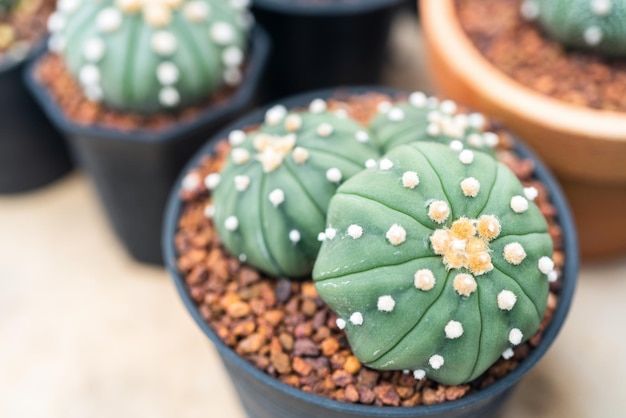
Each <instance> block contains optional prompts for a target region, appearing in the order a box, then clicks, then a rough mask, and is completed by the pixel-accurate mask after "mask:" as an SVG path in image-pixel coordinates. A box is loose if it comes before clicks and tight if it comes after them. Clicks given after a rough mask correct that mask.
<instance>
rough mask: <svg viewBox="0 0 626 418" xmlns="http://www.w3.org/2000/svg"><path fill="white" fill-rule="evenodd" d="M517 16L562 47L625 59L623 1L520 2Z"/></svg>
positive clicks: (625, 15)
mask: <svg viewBox="0 0 626 418" xmlns="http://www.w3.org/2000/svg"><path fill="white" fill-rule="evenodd" d="M521 12H522V16H523V17H524V18H526V19H529V20H535V19H537V20H539V22H540V23H541V25H542V26H543V28H544V29H545V30H546V32H548V34H549V35H550V36H552V37H554V38H555V39H557V40H558V41H560V42H562V43H563V44H565V45H568V46H572V47H579V48H586V49H593V50H597V51H599V52H602V53H604V54H607V55H613V56H623V55H626V0H524V1H523V2H522V6H521Z"/></svg>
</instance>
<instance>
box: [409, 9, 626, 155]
mask: <svg viewBox="0 0 626 418" xmlns="http://www.w3.org/2000/svg"><path fill="white" fill-rule="evenodd" d="M419 1H420V13H421V17H422V19H421V21H422V24H423V26H424V33H425V34H426V36H427V37H428V41H429V42H430V43H431V44H432V45H433V47H434V48H436V50H437V51H438V52H440V53H441V54H443V55H444V56H445V60H446V62H447V63H448V64H449V65H450V66H451V67H452V68H453V71H454V72H455V73H456V74H457V75H458V76H459V78H462V79H463V81H464V82H465V83H466V84H468V85H471V86H472V87H473V88H474V89H475V90H477V91H479V92H480V94H481V95H483V96H484V97H486V98H487V99H488V100H489V101H491V102H493V103H494V104H495V105H496V106H498V107H500V108H503V109H505V110H507V111H508V112H512V113H517V114H521V115H522V116H523V118H524V119H526V120H530V121H532V122H533V123H536V124H540V125H544V126H549V127H551V128H552V129H556V130H559V131H562V132H567V133H570V134H574V135H577V136H586V137H589V138H591V139H602V140H606V141H614V142H618V143H624V144H626V134H625V133H626V113H625V112H617V111H609V110H598V109H592V108H588V107H584V106H577V105H574V104H570V103H567V102H564V101H562V100H558V99H555V98H552V97H548V96H545V95H543V94H541V93H539V92H536V91H535V90H532V89H530V88H528V87H526V86H524V85H522V84H520V83H518V82H517V81H515V80H514V79H512V78H511V77H509V76H508V75H506V74H505V73H503V72H502V71H501V70H499V69H498V68H496V67H495V66H494V65H493V64H491V63H490V62H489V61H488V60H487V59H486V58H485V57H484V56H483V55H482V54H481V53H480V51H478V49H476V47H475V46H474V44H473V43H472V42H471V40H470V39H469V38H468V37H467V35H466V34H465V31H464V30H463V28H462V27H461V25H460V23H459V21H458V19H457V17H456V9H455V5H454V0H438V1H432V0H419ZM437 28H445V36H435V35H434V34H436V33H437V32H440V31H438V30H437ZM429 33H430V34H431V36H428V34H429ZM480 80H489V83H483V82H481V81H480Z"/></svg>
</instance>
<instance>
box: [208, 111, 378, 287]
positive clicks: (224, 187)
mask: <svg viewBox="0 0 626 418" xmlns="http://www.w3.org/2000/svg"><path fill="white" fill-rule="evenodd" d="M230 141H231V144H232V145H233V148H232V150H231V151H230V154H229V157H228V160H227V163H226V165H225V166H224V168H223V169H222V171H221V173H219V174H218V173H212V174H210V175H209V176H207V178H206V180H205V183H206V185H207V187H208V188H209V189H212V190H213V205H214V206H213V207H214V215H213V216H214V223H215V226H216V228H217V231H218V234H219V236H220V238H221V239H222V242H223V243H224V245H225V247H226V248H227V249H228V250H229V252H230V253H231V254H234V255H236V256H239V258H240V259H241V260H244V261H246V262H247V263H248V264H250V265H252V266H255V267H257V268H258V269H260V270H262V271H265V272H267V273H269V274H272V275H276V276H287V277H289V278H298V277H302V276H306V275H308V274H310V273H311V270H312V268H313V263H314V261H315V257H316V255H317V252H318V251H319V247H320V245H321V242H320V241H319V238H320V231H323V230H324V225H325V220H326V209H327V207H328V202H329V201H330V198H331V197H332V196H333V194H334V193H335V191H336V189H337V187H338V186H339V185H340V184H341V183H342V182H343V181H344V180H346V179H347V178H349V177H351V176H352V175H354V174H356V173H358V172H359V171H361V170H362V169H363V168H364V164H366V162H368V163H370V164H371V163H375V159H376V158H378V156H379V154H378V152H377V150H376V147H375V146H374V144H373V143H372V142H371V141H370V140H369V133H368V132H367V130H365V129H364V128H363V127H362V126H361V125H360V124H358V123H357V122H356V121H354V120H352V119H349V118H348V117H347V116H346V115H345V114H343V113H342V112H339V113H338V114H333V113H330V112H328V111H327V110H326V103H325V102H324V101H322V100H320V99H317V100H315V101H313V102H312V103H311V106H310V107H309V111H306V112H296V113H288V112H287V110H286V109H285V108H284V107H283V106H276V107H273V108H272V109H270V110H269V111H268V112H267V114H266V117H265V123H264V124H263V125H262V126H261V127H260V128H259V130H258V131H255V132H253V133H250V134H247V135H246V134H244V133H243V132H242V131H234V132H233V133H232V134H231V135H230Z"/></svg>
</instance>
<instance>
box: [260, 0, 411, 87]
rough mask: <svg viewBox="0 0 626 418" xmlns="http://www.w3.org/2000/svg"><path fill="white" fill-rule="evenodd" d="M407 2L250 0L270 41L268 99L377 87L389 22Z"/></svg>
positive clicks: (387, 37)
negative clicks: (342, 88)
mask: <svg viewBox="0 0 626 418" xmlns="http://www.w3.org/2000/svg"><path fill="white" fill-rule="evenodd" d="M406 1H407V0H356V1H354V0H330V1H319V0H253V4H252V11H253V13H254V16H255V17H256V19H257V20H258V21H259V23H260V24H261V25H263V27H265V28H266V29H267V31H268V32H269V34H270V36H271V38H272V42H273V50H272V59H271V62H270V66H269V70H268V85H267V86H266V89H267V91H266V94H267V96H268V98H270V99H277V98H279V97H284V96H286V95H291V94H293V93H298V92H302V91H306V90H311V89H319V88H322V87H332V86H339V85H362V84H378V83H380V81H381V75H382V70H383V67H384V63H385V62H387V61H388V60H387V59H386V56H387V49H388V48H387V44H388V41H389V32H390V28H391V22H392V19H393V17H394V16H395V14H396V13H397V11H398V10H400V9H401V8H402V6H403V3H404V2H406Z"/></svg>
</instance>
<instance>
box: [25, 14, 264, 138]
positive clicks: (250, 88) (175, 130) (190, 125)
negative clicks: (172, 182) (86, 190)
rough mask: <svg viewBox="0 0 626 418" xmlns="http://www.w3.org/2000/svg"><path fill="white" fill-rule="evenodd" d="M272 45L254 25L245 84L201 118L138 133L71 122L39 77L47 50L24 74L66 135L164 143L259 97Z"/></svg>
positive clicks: (48, 112) (203, 113) (200, 115)
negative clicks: (39, 69)
mask: <svg viewBox="0 0 626 418" xmlns="http://www.w3.org/2000/svg"><path fill="white" fill-rule="evenodd" d="M270 49H271V41H270V38H269V35H268V34H267V32H266V31H265V29H264V28H262V27H261V26H260V25H258V24H256V25H254V28H253V29H252V30H251V31H250V49H249V51H250V54H249V67H248V71H247V72H246V74H245V77H244V78H243V82H242V83H241V84H240V85H239V86H237V88H236V89H235V91H234V93H233V94H232V95H231V96H230V97H229V98H228V99H227V100H226V101H224V102H222V103H220V104H219V105H212V106H209V107H206V108H204V109H202V110H201V111H200V112H199V113H198V115H197V116H196V117H194V118H191V119H189V120H186V121H182V122H179V123H172V124H171V125H169V126H168V127H166V128H164V129H157V130H151V129H144V128H139V129H134V130H130V131H120V130H116V129H114V128H109V127H106V126H101V125H81V124H78V123H76V122H74V121H73V120H71V119H70V118H68V117H67V116H66V115H65V114H64V113H63V112H62V111H61V109H60V108H59V106H58V105H57V102H56V100H54V98H53V97H52V96H51V95H50V94H49V93H48V91H47V90H46V89H45V87H43V86H42V85H41V84H40V83H39V81H37V79H36V76H35V68H36V66H37V65H38V64H39V62H40V61H41V59H42V57H43V56H44V54H45V53H46V52H47V48H44V49H43V50H41V51H39V54H38V55H37V57H36V59H33V60H31V61H30V62H29V63H28V64H27V66H26V68H25V71H24V74H23V78H24V81H25V84H26V87H27V89H28V90H29V91H30V92H31V94H32V95H33V97H34V98H35V100H36V101H37V102H38V103H39V105H40V107H41V108H42V109H43V111H44V113H45V114H46V116H48V118H49V119H50V120H51V121H52V122H53V124H55V125H56V126H57V127H59V129H60V130H62V131H63V132H66V133H70V134H75V135H84V136H97V137H100V138H107V139H109V140H117V141H130V142H135V143H162V142H168V141H171V140H176V138H178V137H180V136H181V135H184V134H185V133H187V132H189V131H193V130H196V129H199V128H201V127H202V126H204V125H206V124H210V123H212V122H213V121H216V120H219V119H221V118H223V117H226V116H227V115H228V114H230V113H232V112H233V111H234V110H236V109H239V108H241V107H242V106H244V105H245V103H248V102H249V101H250V99H251V97H252V96H253V95H254V94H255V91H256V89H257V88H256V87H257V86H258V84H259V83H260V80H261V77H262V74H263V72H264V71H265V68H266V66H267V65H266V64H267V62H268V59H269V54H270Z"/></svg>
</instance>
